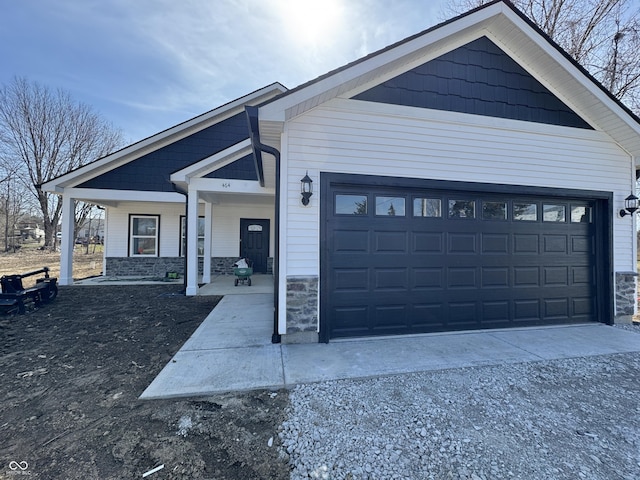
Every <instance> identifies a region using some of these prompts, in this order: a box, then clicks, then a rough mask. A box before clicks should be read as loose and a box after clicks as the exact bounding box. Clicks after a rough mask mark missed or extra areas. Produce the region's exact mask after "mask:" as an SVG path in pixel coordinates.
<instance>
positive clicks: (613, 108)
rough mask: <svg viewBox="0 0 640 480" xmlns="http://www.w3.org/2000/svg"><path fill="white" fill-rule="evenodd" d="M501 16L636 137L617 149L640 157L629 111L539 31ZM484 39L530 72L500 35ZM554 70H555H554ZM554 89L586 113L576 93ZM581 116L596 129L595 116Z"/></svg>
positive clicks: (639, 127)
mask: <svg viewBox="0 0 640 480" xmlns="http://www.w3.org/2000/svg"><path fill="white" fill-rule="evenodd" d="M504 14H505V16H506V17H507V18H508V19H509V20H510V21H511V22H512V23H513V24H514V25H515V26H516V27H517V28H518V29H519V31H521V32H522V33H523V34H524V35H526V37H527V39H528V40H529V41H530V42H531V43H533V44H535V45H536V46H537V47H538V48H539V49H540V50H542V51H543V52H544V53H545V54H547V55H548V56H549V57H551V59H552V60H553V61H554V62H556V63H557V65H558V68H560V69H562V70H561V71H562V72H566V73H567V74H568V75H569V76H570V77H571V78H572V80H573V81H575V82H576V83H577V84H579V85H580V87H582V88H584V89H585V90H586V91H587V92H589V94H591V95H592V96H593V97H595V99H596V100H597V101H598V102H600V103H601V104H602V105H604V106H605V107H606V108H607V109H608V110H609V111H610V112H611V113H612V114H614V115H615V116H616V117H617V118H618V119H619V120H620V122H621V123H622V124H624V125H625V127H627V128H628V129H630V130H631V132H629V133H631V134H632V135H633V134H635V135H636V136H637V137H638V141H637V142H634V143H636V144H635V145H623V144H620V146H621V147H622V148H623V149H625V150H627V151H629V152H630V153H632V154H634V155H638V154H640V151H639V150H638V148H640V124H638V122H637V121H636V120H635V119H634V118H633V117H631V116H630V115H629V114H628V112H626V111H625V110H624V109H623V108H622V107H621V106H620V104H619V103H618V102H616V101H615V100H613V99H612V98H611V97H610V96H609V95H607V94H606V93H605V92H603V91H602V89H601V88H600V87H599V86H598V85H597V84H596V83H594V82H593V81H592V80H591V79H590V78H589V77H587V76H586V75H585V74H584V73H583V72H582V71H581V70H580V69H579V68H578V67H576V65H575V64H574V63H573V62H571V61H570V60H569V59H568V58H567V57H565V56H564V55H563V54H562V53H561V52H560V51H558V50H557V49H556V48H554V47H553V46H552V45H551V44H550V43H549V42H548V41H547V40H546V39H545V38H544V37H542V36H541V35H539V34H538V32H536V31H535V30H534V29H533V28H531V26H530V25H529V24H528V23H527V22H525V21H524V20H523V19H522V18H520V16H518V15H517V14H516V13H515V12H513V11H512V10H511V9H508V8H507V9H505V11H504ZM487 36H488V37H489V38H491V40H492V41H494V42H495V43H497V44H498V45H500V48H502V49H503V50H505V51H507V52H510V54H511V57H512V58H513V59H514V60H515V61H517V62H518V63H520V65H521V66H522V67H523V68H525V70H529V68H527V65H523V64H522V63H521V62H520V61H518V59H519V58H521V59H523V60H525V61H526V60H527V55H526V53H524V54H523V52H515V51H513V50H512V49H511V48H510V47H509V45H508V44H505V43H504V42H502V41H501V40H500V34H499V32H495V33H494V32H491V29H489V32H488V34H487ZM532 64H533V65H534V66H535V63H534V62H532ZM554 71H557V70H556V69H554ZM536 77H537V78H538V79H539V80H541V81H542V83H544V84H545V86H546V87H550V85H549V84H548V83H546V82H544V79H540V78H539V77H538V76H536ZM553 90H555V91H556V93H559V94H560V96H561V97H563V101H566V102H567V103H569V104H571V105H573V106H574V107H573V108H575V109H576V110H583V111H584V110H586V109H581V108H579V107H576V106H575V103H574V102H573V101H572V100H571V97H572V94H574V93H575V91H576V90H575V89H574V88H571V89H570V91H566V92H558V87H557V85H556V86H554V88H553ZM584 114H585V116H586V117H587V118H591V119H594V121H595V122H596V125H595V126H596V127H597V122H598V116H597V115H594V114H593V113H591V112H590V111H585V112H584ZM614 140H615V139H614Z"/></svg>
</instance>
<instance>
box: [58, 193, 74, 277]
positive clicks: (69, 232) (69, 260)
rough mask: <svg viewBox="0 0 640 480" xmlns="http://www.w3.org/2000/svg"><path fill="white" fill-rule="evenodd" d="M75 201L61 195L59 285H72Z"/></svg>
mask: <svg viewBox="0 0 640 480" xmlns="http://www.w3.org/2000/svg"><path fill="white" fill-rule="evenodd" d="M74 204H75V201H74V199H73V198H72V197H71V196H70V195H68V194H67V195H62V239H61V241H60V278H59V279H58V283H59V284H60V285H73V246H74V244H75V238H73V219H74V208H73V207H74Z"/></svg>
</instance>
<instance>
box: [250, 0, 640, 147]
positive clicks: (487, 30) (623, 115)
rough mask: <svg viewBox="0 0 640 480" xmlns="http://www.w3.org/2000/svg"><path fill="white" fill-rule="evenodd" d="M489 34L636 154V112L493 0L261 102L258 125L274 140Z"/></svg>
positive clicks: (639, 139) (639, 141) (639, 132)
mask: <svg viewBox="0 0 640 480" xmlns="http://www.w3.org/2000/svg"><path fill="white" fill-rule="evenodd" d="M481 36H487V37H488V38H490V39H491V40H492V41H493V42H494V43H496V44H497V45H498V46H499V47H500V48H502V49H503V50H504V51H505V52H507V53H508V54H509V55H510V56H511V57H512V58H513V59H514V60H515V61H516V62H518V63H519V64H520V65H521V66H522V67H523V68H524V69H525V70H527V71H528V72H529V73H531V74H532V75H533V76H534V77H536V78H537V79H538V80H539V81H540V82H541V83H542V84H543V85H545V87H547V88H548V89H549V90H550V91H552V92H553V93H554V94H555V95H557V96H558V98H560V99H561V100H562V101H564V102H565V103H566V104H567V105H568V106H569V107H570V108H572V109H574V111H576V113H578V114H579V115H580V116H582V118H584V119H585V120H586V121H587V122H588V123H590V124H591V125H592V126H593V127H594V128H595V129H598V130H602V131H604V132H606V133H607V134H608V135H609V136H610V137H611V138H613V139H614V141H616V142H617V143H618V144H619V145H620V147H621V148H623V149H624V150H625V151H627V152H628V153H629V154H630V155H632V156H634V157H640V120H639V119H638V117H636V116H635V115H634V114H633V113H632V112H631V111H630V110H629V109H628V108H626V107H625V106H624V105H622V103H620V102H619V101H618V100H616V99H615V98H614V97H613V96H612V95H611V94H610V93H609V92H608V91H607V90H606V89H604V87H603V86H602V85H601V84H599V83H598V82H597V81H596V80H595V79H594V78H593V77H592V76H591V75H589V73H588V72H586V70H584V68H582V67H581V66H580V65H578V64H577V63H576V62H575V61H574V60H572V59H571V58H570V57H569V56H568V55H567V54H566V53H565V52H564V51H563V50H562V49H560V48H559V47H558V46H557V45H556V44H555V43H554V42H553V41H552V40H551V39H550V38H549V37H548V36H547V35H546V34H544V32H542V31H541V30H540V29H539V28H538V27H536V26H535V25H534V24H533V23H532V22H531V21H530V20H529V19H528V18H527V17H526V16H525V15H524V14H523V13H521V12H519V11H518V10H517V9H516V8H515V7H513V6H511V5H510V4H508V3H505V2H503V1H496V2H493V3H490V4H487V5H485V6H483V7H480V8H478V9H475V10H472V11H471V12H469V13H467V14H464V15H462V16H460V17H457V18H454V19H452V20H450V21H447V22H445V23H443V24H440V25H437V26H435V27H433V28H430V29H428V30H426V31H424V32H421V33H419V34H417V35H414V36H412V37H409V38H407V39H405V40H402V41H400V42H398V43H396V44H394V45H391V46H389V47H387V48H385V49H382V50H380V51H378V52H375V53H373V54H371V55H368V56H366V57H364V58H362V59H360V60H357V61H355V62H353V63H351V64H348V65H346V66H345V67H342V68H340V69H337V70H334V71H333V72H329V73H328V74H326V75H323V76H322V77H319V78H317V79H315V80H313V81H311V82H308V83H306V84H303V85H301V86H300V87H297V88H294V89H292V90H290V91H288V92H286V93H284V94H282V95H280V96H278V97H275V98H274V99H272V100H270V101H267V102H265V103H264V104H263V105H261V106H260V107H259V126H258V129H257V130H258V132H259V133H260V135H261V138H262V141H263V142H265V143H270V144H275V145H277V144H278V143H279V137H280V133H281V132H282V128H283V127H282V125H283V123H284V122H285V121H287V120H290V119H292V118H294V117H296V116H299V115H301V114H303V113H304V112H306V111H308V110H310V109H312V108H314V107H317V106H319V105H321V104H323V103H325V102H327V101H328V100H330V99H332V98H336V97H341V98H351V97H352V96H353V95H355V94H357V93H359V92H361V91H363V90H365V89H367V88H370V87H371V86H373V85H376V84H379V83H381V82H384V81H386V80H388V79H390V78H393V77H395V76H397V75H399V74H401V73H403V72H406V71H408V70H411V69H412V68H414V67H416V66H418V65H421V64H423V63H425V62H428V61H429V60H432V59H435V58H437V57H438V56H440V55H442V54H444V53H446V52H448V51H451V50H453V49H455V48H458V47H460V46H462V45H464V44H466V43H469V42H471V41H473V40H475V39H477V38H479V37H481Z"/></svg>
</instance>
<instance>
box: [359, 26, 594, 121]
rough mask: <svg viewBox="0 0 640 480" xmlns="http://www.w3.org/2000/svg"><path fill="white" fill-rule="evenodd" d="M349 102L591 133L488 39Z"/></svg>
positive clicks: (422, 66)
mask: <svg viewBox="0 0 640 480" xmlns="http://www.w3.org/2000/svg"><path fill="white" fill-rule="evenodd" d="M353 98H354V99H356V100H366V101H370V102H379V103H389V104H394V105H406V106H410V107H420V108H432V109H435V110H447V111H453V112H461V113H470V114H475V115H485V116H489V117H501V118H509V119H513V120H524V121H529V122H538V123H547V124H551V125H563V126H567V127H577V128H586V129H591V127H590V126H589V124H588V123H587V122H585V121H584V120H583V119H582V118H580V117H579V116H578V115H577V114H576V113H575V112H574V111H572V110H571V109H570V108H569V107H567V105H565V104H564V103H563V102H562V101H561V100H560V99H558V98H557V97H556V96H555V95H553V94H552V93H551V92H550V91H549V90H548V89H547V88H546V87H544V85H542V84H541V83H540V82H538V81H537V80H536V79H535V78H533V77H532V76H531V75H530V74H529V73H527V71H526V70H524V69H523V68H522V67H521V66H520V65H518V64H517V63H516V62H515V61H514V60H513V59H512V58H511V57H509V55H507V54H506V53H505V52H503V51H502V50H501V49H500V48H499V47H498V46H497V45H496V44H494V43H493V42H492V41H491V40H489V39H488V38H487V37H481V38H479V39H477V40H474V41H473V42H470V43H468V44H466V45H464V46H462V47H460V48H457V49H455V50H452V51H451V52H448V53H446V54H444V55H442V56H440V57H438V58H436V59H434V60H431V61H430V62H427V63H425V64H423V65H420V66H419V67H416V68H414V69H413V70H410V71H408V72H406V73H403V74H402V75H399V76H397V77H395V78H392V79H391V80H388V81H386V82H384V83H382V84H380V85H377V86H375V87H373V88H371V89H369V90H367V91H365V92H362V93H360V94H359V95H356V96H355V97H353Z"/></svg>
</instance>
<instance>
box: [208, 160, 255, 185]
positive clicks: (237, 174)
mask: <svg viewBox="0 0 640 480" xmlns="http://www.w3.org/2000/svg"><path fill="white" fill-rule="evenodd" d="M204 178H229V179H232V180H256V181H257V180H258V174H257V173H256V163H255V162H254V161H253V154H249V155H247V156H245V157H242V158H241V159H239V160H236V161H235V162H233V163H230V164H229V165H226V166H224V167H222V168H219V169H218V170H216V171H215V172H211V173H210V174H209V175H205V177H204Z"/></svg>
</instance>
